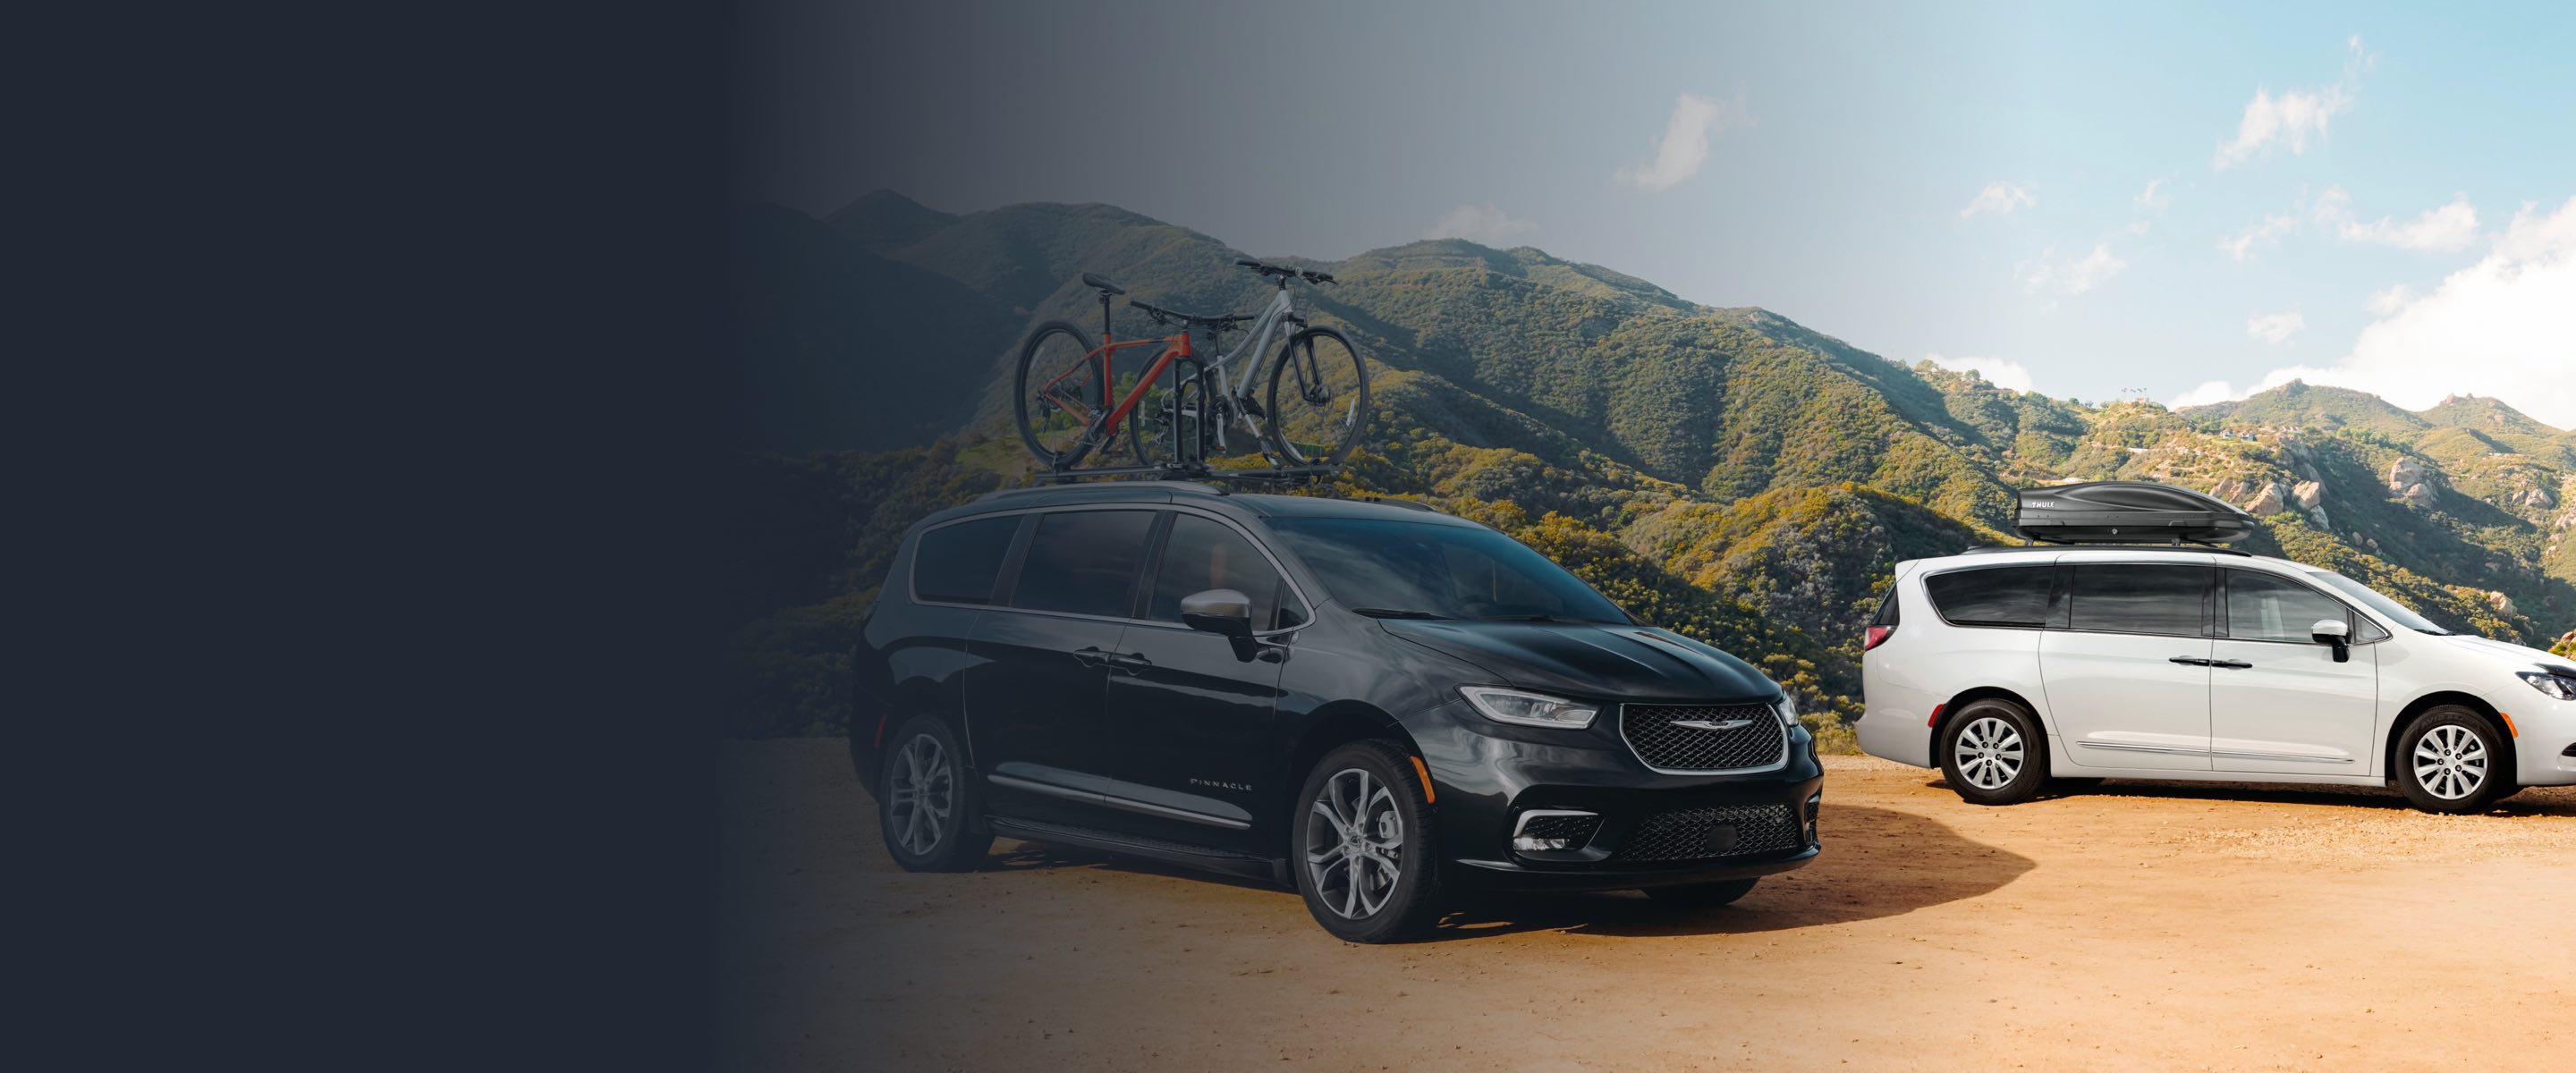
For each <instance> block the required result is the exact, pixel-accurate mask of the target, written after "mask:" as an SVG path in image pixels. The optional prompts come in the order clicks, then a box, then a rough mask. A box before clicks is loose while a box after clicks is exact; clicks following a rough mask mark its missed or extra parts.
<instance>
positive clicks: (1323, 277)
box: [1234, 258, 1340, 286]
mask: <svg viewBox="0 0 2576 1073" xmlns="http://www.w3.org/2000/svg"><path fill="white" fill-rule="evenodd" d="M1234 263H1236V264H1239V265H1242V266H1243V267H1245V268H1249V269H1251V270H1253V271H1255V272H1259V273H1261V274H1262V275H1265V276H1275V277H1277V278H1278V280H1279V282H1280V284H1281V285H1283V286H1284V285H1286V284H1287V282H1288V281H1289V280H1291V279H1296V278H1300V277H1302V278H1304V279H1305V281H1306V282H1308V283H1333V284H1338V283H1339V282H1340V281H1339V280H1336V279H1334V278H1333V277H1332V274H1331V273H1328V272H1317V271H1315V270H1314V269H1311V268H1288V267H1285V266H1283V265H1266V264H1262V263H1261V262H1259V261H1249V260H1243V259H1241V258H1237V259H1236V260H1235V262H1234Z"/></svg>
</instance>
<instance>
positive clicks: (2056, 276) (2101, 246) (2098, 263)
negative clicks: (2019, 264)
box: [2021, 242, 2129, 295]
mask: <svg viewBox="0 0 2576 1073" xmlns="http://www.w3.org/2000/svg"><path fill="white" fill-rule="evenodd" d="M2056 252H2057V250H2056V247H2050V248H2048V249H2046V250H2042V251H2040V254H2039V259H2038V260H2037V261H2034V262H2029V263H2026V264H2025V265H2024V266H2023V268H2022V270H2021V290H2022V293H2023V294H2038V293H2040V292H2042V291H2054V292H2056V293H2059V294H2065V295H2078V294H2082V293H2084V292H2086V291H2089V290H2092V289H2093V288H2095V287H2099V286H2101V285H2102V284H2104V283H2107V282H2109V281H2110V279H2111V277H2113V276H2116V275H2119V274H2120V270H2121V269H2124V268H2127V267H2129V262H2127V261H2123V260H2121V259H2120V257H2119V255H2118V254H2114V253H2112V252H2111V244H2110V243H2107V242H2097V243H2094V244H2093V252H2091V253H2088V254H2085V255H2084V256H2082V257H2080V258H2077V259H2075V260H2072V261H2064V262H2060V261H2055V260H2053V259H2052V255H2054V254H2055V253H2056Z"/></svg>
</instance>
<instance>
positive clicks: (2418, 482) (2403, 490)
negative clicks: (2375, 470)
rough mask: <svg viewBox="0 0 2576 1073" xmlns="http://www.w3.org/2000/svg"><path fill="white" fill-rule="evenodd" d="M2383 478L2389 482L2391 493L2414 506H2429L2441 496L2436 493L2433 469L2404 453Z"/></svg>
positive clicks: (2390, 466)
mask: <svg viewBox="0 0 2576 1073" xmlns="http://www.w3.org/2000/svg"><path fill="white" fill-rule="evenodd" d="M2382 479H2383V480H2385V481H2386V482H2387V483H2388V491H2389V494H2391V495H2394V496H2396V497H2397V498H2399V499H2403V500H2405V501H2406V502H2408V503H2409V504H2412V505H2414V506H2418V507H2429V506H2432V505H2433V503H2434V502H2435V501H2436V500H2437V499H2438V498H2440V497H2439V496H2437V495H2436V494H2435V493H2434V489H2433V471H2432V470H2429V469H2426V468H2424V464H2423V463H2421V462H2418V461H2415V460H2414V459H2412V458H2408V457H2406V456H2404V455H2399V456H2397V461H2396V462H2393V463H2391V464H2390V465H2389V467H2388V475H2387V476H2386V477H2385V478H2382Z"/></svg>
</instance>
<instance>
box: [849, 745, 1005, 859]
mask: <svg viewBox="0 0 2576 1073" xmlns="http://www.w3.org/2000/svg"><path fill="white" fill-rule="evenodd" d="M965 755H966V754H965V752H964V750H962V749H960V748H958V745H957V736H956V735H955V734H953V733H951V732H950V731H949V729H948V727H947V725H946V724H944V723H941V722H940V721H939V720H936V719H932V718H930V717H929V716H914V717H912V718H911V719H907V720H905V721H904V723H903V725H902V726H900V727H897V728H896V729H895V732H894V733H893V734H892V735H890V736H888V737H887V738H886V751H885V759H884V761H883V763H884V765H885V766H884V767H883V768H882V769H881V770H880V771H879V772H878V778H877V830H878V832H879V833H880V834H882V835H884V836H885V847H886V853H887V854H888V855H890V856H892V857H893V858H894V863H896V864H899V865H902V866H903V867H904V870H906V871H911V872H962V871H965V870H966V869H969V868H973V867H975V866H976V865H977V864H979V863H982V861H983V860H984V854H985V852H986V851H987V850H990V849H992V848H993V832H992V830H991V829H990V828H988V827H986V826H984V814H983V803H982V802H981V801H980V800H979V799H978V798H977V796H976V794H975V790H974V787H973V785H971V784H970V783H969V782H968V780H967V778H966V773H965V767H964V766H963V758H964V756H965Z"/></svg>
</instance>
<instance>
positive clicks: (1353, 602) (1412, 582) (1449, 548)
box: [1270, 518, 1628, 625]
mask: <svg viewBox="0 0 2576 1073" xmlns="http://www.w3.org/2000/svg"><path fill="white" fill-rule="evenodd" d="M1270 527H1271V529H1272V531H1274V532H1276V533H1278V534H1279V538H1280V540H1281V542H1283V543H1284V544H1286V545H1287V547H1288V549H1289V550H1290V551H1293V552H1295V553H1296V555H1297V557H1298V558H1299V559H1300V560H1303V561H1304V562H1305V564H1306V567H1307V568H1308V569H1310V570H1313V571H1314V572H1315V575H1316V576H1317V577H1319V578H1321V579H1323V582H1324V587H1325V588H1326V589H1327V590H1329V591H1331V592H1332V594H1333V598H1334V599H1336V600H1339V601H1341V602H1342V603H1343V604H1344V605H1345V606H1348V607H1350V608H1352V609H1354V610H1358V611H1360V612H1362V613H1363V614H1366V613H1370V612H1399V613H1409V614H1421V615H1433V616H1438V617H1440V618H1470V619H1551V620H1558V621H1565V622H1614V623H1619V624H1622V625H1624V624H1626V623H1627V622H1628V616H1627V614H1626V613H1624V612H1622V611H1620V610H1619V607H1618V605H1616V604H1613V603H1611V602H1610V601H1609V600H1608V599H1605V598H1603V597H1602V595H1601V594H1600V593H1597V592H1594V591H1592V587H1591V586H1589V585H1586V584H1584V583H1583V581H1582V579H1580V578H1577V577H1575V576H1574V575H1572V574H1569V573H1566V572H1565V568H1564V567H1561V566H1558V565H1556V564H1555V563H1552V562H1549V561H1548V560H1547V557H1546V556H1544V555H1540V554H1539V553H1537V552H1535V551H1531V550H1530V549H1529V547H1528V546H1527V545H1524V544H1522V543H1521V542H1520V541H1517V540H1514V539H1512V538H1510V537H1507V536H1504V535H1503V534H1501V533H1497V532H1495V531H1493V530H1491V529H1487V528H1484V527H1483V526H1464V525H1443V524H1440V523H1437V522H1405V521H1392V520H1382V519H1374V518H1294V519H1283V520H1279V521H1274V522H1272V523H1270Z"/></svg>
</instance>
